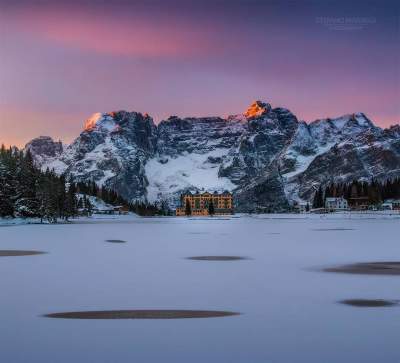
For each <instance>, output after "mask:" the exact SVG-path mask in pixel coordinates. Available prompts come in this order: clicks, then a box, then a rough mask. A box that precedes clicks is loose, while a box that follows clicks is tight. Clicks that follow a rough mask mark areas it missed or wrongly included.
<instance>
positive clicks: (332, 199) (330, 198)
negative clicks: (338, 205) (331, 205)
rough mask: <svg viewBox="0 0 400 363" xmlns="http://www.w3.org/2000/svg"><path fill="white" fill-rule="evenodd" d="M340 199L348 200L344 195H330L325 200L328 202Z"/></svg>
mask: <svg viewBox="0 0 400 363" xmlns="http://www.w3.org/2000/svg"><path fill="white" fill-rule="evenodd" d="M338 200H346V199H344V198H343V197H328V198H326V199H325V201H327V202H336V201H338Z"/></svg>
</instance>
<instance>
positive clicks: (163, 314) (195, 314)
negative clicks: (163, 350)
mask: <svg viewBox="0 0 400 363" xmlns="http://www.w3.org/2000/svg"><path fill="white" fill-rule="evenodd" d="M239 314H240V313H236V312H231V311H215V310H102V311H71V312H64V313H52V314H46V315H44V316H45V317H47V318H59V319H193V318H219V317H225V316H233V315H239Z"/></svg>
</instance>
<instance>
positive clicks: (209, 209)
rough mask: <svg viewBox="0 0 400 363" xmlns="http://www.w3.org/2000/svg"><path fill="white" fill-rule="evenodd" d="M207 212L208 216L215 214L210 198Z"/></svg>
mask: <svg viewBox="0 0 400 363" xmlns="http://www.w3.org/2000/svg"><path fill="white" fill-rule="evenodd" d="M208 214H209V215H210V216H213V215H214V214H215V208H214V203H213V201H212V200H211V201H210V203H208Z"/></svg>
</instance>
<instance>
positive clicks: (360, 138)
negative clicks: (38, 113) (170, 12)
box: [27, 101, 400, 211]
mask: <svg viewBox="0 0 400 363" xmlns="http://www.w3.org/2000/svg"><path fill="white" fill-rule="evenodd" d="M35 140H38V139H35ZM35 140H33V141H32V142H31V143H29V144H28V145H29V146H28V145H27V148H29V149H30V150H31V152H32V153H33V154H34V157H35V160H37V162H38V164H40V165H41V166H42V167H43V168H45V167H50V168H54V169H55V170H56V171H57V172H59V173H62V172H66V173H67V174H69V175H72V176H74V178H76V179H77V180H94V181H96V182H97V183H98V184H99V185H104V186H106V187H108V188H113V189H116V190H117V191H119V193H121V194H122V195H123V196H125V197H126V198H128V199H132V200H133V199H146V200H149V201H151V202H154V201H156V200H161V199H162V200H167V201H169V202H170V203H171V204H175V203H176V202H177V201H178V200H179V195H180V194H181V193H182V192H183V191H185V190H191V191H196V190H198V191H205V190H208V191H211V192H212V191H223V190H229V191H233V192H234V195H235V199H236V203H237V209H238V210H242V211H250V210H254V211H255V210H284V209H287V208H288V207H289V205H290V204H291V203H293V201H296V200H309V199H310V198H312V196H313V193H314V191H315V189H316V188H317V187H318V186H319V185H320V184H327V183H330V182H332V181H351V180H352V179H355V178H356V179H370V178H372V177H375V178H378V179H380V178H382V179H384V178H387V177H391V176H399V175H400V128H399V126H398V125H397V126H393V127H392V128H390V129H385V130H383V129H381V128H379V127H376V126H374V124H373V123H372V122H371V121H370V120H369V119H368V118H367V117H366V116H365V115H364V114H362V113H357V114H352V115H345V116H342V117H339V118H334V119H324V120H317V121H314V122H312V123H310V124H307V123H305V122H301V121H298V120H297V118H296V116H295V115H293V114H292V113H291V112H290V111H289V110H287V109H284V108H273V107H272V106H271V105H270V104H268V103H264V102H261V101H256V102H255V103H253V104H252V105H251V106H250V107H249V109H248V110H246V112H245V113H244V114H243V115H234V116H230V117H228V118H227V119H222V118H218V117H207V118H184V119H181V118H178V117H175V116H174V117H170V118H169V119H167V120H165V121H162V122H161V123H160V124H159V125H158V126H155V125H154V123H153V120H152V119H151V118H150V117H149V116H148V115H142V114H140V113H136V112H125V111H119V112H112V113H105V114H95V115H93V116H92V117H91V118H89V119H88V120H87V121H86V123H85V128H84V131H83V132H82V133H81V135H80V136H79V137H78V138H77V139H76V140H75V141H74V142H73V143H72V144H71V145H69V146H68V147H67V148H65V149H64V150H63V151H62V152H61V150H58V151H57V152H56V151H54V153H53V152H52V151H51V147H50V146H48V147H45V146H43V147H42V146H41V147H37V146H36V147H35V146H32V145H37V141H35ZM46 140H47V141H46V142H42V144H43V145H52V140H51V139H49V138H46ZM39 144H41V143H40V142H39Z"/></svg>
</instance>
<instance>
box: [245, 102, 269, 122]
mask: <svg viewBox="0 0 400 363" xmlns="http://www.w3.org/2000/svg"><path fill="white" fill-rule="evenodd" d="M271 108H272V107H271V105H270V104H269V103H265V102H262V101H254V102H253V103H252V104H251V105H250V106H249V108H248V109H247V110H246V112H245V113H244V115H245V116H246V117H247V118H251V117H258V116H262V115H266V114H267V113H268V112H269V111H271Z"/></svg>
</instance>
